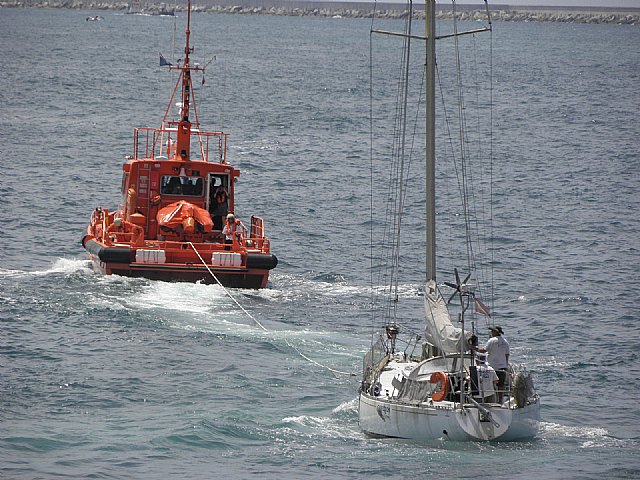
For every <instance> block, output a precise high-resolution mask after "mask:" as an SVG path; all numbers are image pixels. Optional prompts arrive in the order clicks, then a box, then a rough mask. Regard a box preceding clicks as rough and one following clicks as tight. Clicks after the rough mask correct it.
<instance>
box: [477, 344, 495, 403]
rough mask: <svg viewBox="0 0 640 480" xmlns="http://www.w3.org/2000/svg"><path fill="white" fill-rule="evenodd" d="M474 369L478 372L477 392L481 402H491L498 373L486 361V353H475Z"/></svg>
mask: <svg viewBox="0 0 640 480" xmlns="http://www.w3.org/2000/svg"><path fill="white" fill-rule="evenodd" d="M476 371H477V372H478V394H479V398H480V401H481V402H484V403H492V402H493V401H494V400H495V395H496V387H497V385H498V374H497V373H496V371H495V370H494V369H493V367H492V366H491V365H489V364H487V362H486V355H483V354H477V355H476Z"/></svg>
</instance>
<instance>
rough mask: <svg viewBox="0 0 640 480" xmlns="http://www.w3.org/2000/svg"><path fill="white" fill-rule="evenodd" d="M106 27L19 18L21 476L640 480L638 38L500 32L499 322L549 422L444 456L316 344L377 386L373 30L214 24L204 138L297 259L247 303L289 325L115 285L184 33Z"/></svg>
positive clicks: (213, 290) (17, 409)
mask: <svg viewBox="0 0 640 480" xmlns="http://www.w3.org/2000/svg"><path fill="white" fill-rule="evenodd" d="M97 13H100V12H81V11H71V10H69V11H65V10H26V9H25V10H19V9H18V10H15V9H0V44H1V45H2V46H3V48H2V50H1V52H0V59H1V60H2V65H3V66H4V68H3V74H2V75H1V76H0V154H1V155H0V165H1V166H2V170H3V175H2V181H1V182H0V224H1V228H0V247H1V248H0V266H1V268H0V285H1V290H0V321H1V322H2V336H1V339H0V381H1V383H0V476H1V477H6V478H54V477H55V478H62V477H72V478H84V477H91V478H166V477H173V478H220V477H222V476H226V477H228V478H246V477H249V476H251V475H257V476H258V478H274V477H278V478H303V477H312V478H363V477H365V476H366V477H372V478H382V477H385V478H410V477H418V478H420V477H430V476H436V475H437V476H446V477H450V478H453V477H460V478H470V477H477V476H484V475H486V476H491V477H493V478H505V479H506V478H531V477H532V476H534V475H535V476H537V477H539V478H637V477H638V476H640V460H638V457H637V452H638V447H639V446H640V431H639V430H640V427H638V425H639V424H640V408H639V407H638V404H639V402H640V394H639V389H638V377H639V376H640V368H639V367H638V364H639V360H640V358H639V354H638V352H639V347H640V327H639V325H638V321H639V316H638V313H637V311H638V309H637V305H636V304H637V299H636V294H637V292H638V291H639V290H640V279H639V275H638V266H639V265H638V263H639V262H638V258H639V248H640V240H639V238H640V216H639V215H638V211H639V209H640V196H639V195H638V191H639V190H640V188H639V187H640V180H639V178H640V177H639V176H638V170H639V169H640V158H639V155H638V151H639V150H640V149H639V142H638V138H640V126H639V122H638V117H637V111H638V106H639V105H640V93H639V90H638V88H637V85H638V83H639V82H640V78H639V73H640V67H639V65H638V55H637V51H638V46H639V45H640V30H639V29H638V27H632V26H604V25H565V24H538V23H520V24H518V23H508V24H507V23H500V22H497V23H496V25H495V33H494V35H493V42H494V65H495V69H494V77H495V88H494V101H495V103H496V110H495V112H496V113H495V118H494V120H495V121H494V124H495V125H494V135H495V143H494V150H495V152H494V154H495V157H496V162H497V165H496V171H497V172H499V182H498V185H497V187H496V193H497V197H498V206H497V207H496V208H497V210H496V212H497V215H496V229H497V231H499V232H500V233H499V238H500V245H499V247H500V253H499V260H500V266H499V268H498V269H497V270H496V272H495V275H496V284H497V294H498V295H497V314H498V315H499V321H500V323H501V324H502V325H503V326H504V327H505V328H506V330H507V337H508V338H509V340H510V342H511V344H512V357H513V360H514V361H517V362H527V363H528V364H529V366H530V368H532V369H533V371H534V373H535V375H536V380H537V388H538V390H539V393H540V394H541V395H542V401H543V407H542V417H543V424H542V428H541V432H540V435H539V436H538V437H537V438H536V439H535V440H533V441H530V442H521V443H514V444H480V443H468V444H456V443H447V442H434V443H433V444H427V445H424V444H419V443H415V442H411V441H405V440H393V439H389V440H380V439H371V438H367V437H365V436H364V435H363V434H362V433H361V432H360V431H359V428H358V422H357V400H356V398H357V387H358V382H359V378H358V377H348V376H341V375H334V374H332V373H330V372H328V371H327V370H325V369H322V368H320V367H318V366H317V365H314V364H312V363H309V362H307V361H306V360H304V359H303V358H301V357H300V356H298V354H297V353H296V352H295V351H294V350H293V349H292V348H291V347H290V346H289V344H291V345H294V346H295V347H296V348H299V349H300V350H301V351H303V352H304V353H305V354H307V355H309V356H310V357H311V358H313V359H314V360H316V361H318V362H320V363H323V364H327V365H329V366H331V367H333V368H335V369H338V370H346V371H355V370H358V369H359V368H360V366H361V359H362V355H363V353H364V352H365V351H366V349H367V347H368V344H369V336H368V331H369V323H370V319H369V317H368V314H367V313H366V308H367V304H368V301H369V288H368V282H369V273H368V260H367V259H366V255H367V253H368V242H369V224H368V218H369V214H368V206H369V153H368V152H369V146H368V138H369V136H368V135H369V125H368V115H369V102H368V98H369V90H368V75H369V72H368V65H369V56H368V51H369V45H368V37H369V34H368V31H369V27H370V22H369V21H368V20H356V19H349V20H347V19H341V20H339V19H313V18H286V17H265V16H260V17H251V16H224V15H195V16H194V19H193V24H194V25H193V28H192V31H193V40H194V42H195V44H196V46H197V47H199V50H197V51H196V52H197V54H201V55H203V56H207V57H209V56H212V55H216V61H215V62H214V63H213V64H212V66H210V68H209V70H208V73H207V84H206V85H207V87H206V90H205V94H204V98H203V99H202V100H201V102H200V107H201V114H202V116H203V122H204V123H205V124H206V125H208V126H211V127H224V128H225V129H226V130H227V131H229V133H231V138H230V143H231V145H232V147H231V161H232V163H234V164H236V165H237V166H239V167H240V168H241V169H242V177H241V179H240V181H241V185H240V190H241V192H240V194H239V195H240V196H239V199H238V200H239V203H240V207H239V213H240V215H241V216H248V215H250V214H251V213H258V214H261V215H263V216H264V217H265V219H266V221H267V229H268V233H269V235H270V236H271V239H272V245H273V250H274V252H275V253H276V254H277V255H278V257H279V259H280V264H279V266H278V268H277V270H275V272H274V273H273V275H272V279H271V284H270V287H269V288H268V289H265V290H262V291H258V292H256V291H240V292H237V297H238V300H239V301H240V302H241V303H242V305H243V306H244V307H245V308H246V309H247V310H248V311H249V312H251V314H252V315H253V316H255V318H256V319H258V320H259V321H260V322H261V323H262V324H263V325H265V327H266V328H267V329H268V330H269V332H264V331H263V330H262V329H260V328H258V327H257V326H256V324H255V323H254V322H253V321H252V320H251V319H250V318H248V317H247V316H246V315H244V314H243V313H242V312H241V311H240V310H239V309H238V308H237V307H236V306H235V305H234V303H233V302H232V301H231V300H229V299H228V298H227V297H226V296H225V295H224V293H223V292H222V291H221V290H220V289H219V288H217V287H215V286H205V285H189V284H167V283H162V282H151V281H147V280H143V279H126V278H120V277H102V276H97V275H95V274H94V273H93V272H92V271H91V270H90V268H89V265H88V262H87V260H86V258H85V255H84V254H83V251H82V249H81V247H80V242H79V240H80V237H81V235H82V232H83V229H84V227H85V224H86V221H87V220H88V216H89V214H90V211H91V210H92V209H93V207H94V206H96V205H103V206H105V207H114V206H116V205H117V203H118V201H119V198H118V193H117V192H118V186H119V182H120V164H121V161H122V157H123V156H124V155H125V154H127V153H130V150H131V139H132V129H133V127H134V126H156V125H157V123H158V121H159V119H160V118H161V115H162V114H163V112H164V108H165V104H166V101H167V100H168V90H169V88H170V86H171V83H172V82H171V80H170V79H168V78H167V77H164V76H158V72H159V71H158V68H157V61H158V51H162V52H163V53H166V52H170V51H171V42H172V40H171V39H172V36H173V20H172V19H169V18H157V17H140V16H127V15H114V14H112V13H111V12H107V13H104V12H103V13H102V15H103V16H104V17H105V19H104V20H103V21H101V22H85V17H86V16H87V15H89V14H97ZM387 26H390V27H394V26H398V27H399V25H397V24H394V23H393V22H390V23H389V24H388V25H387ZM182 30H183V26H182V24H181V23H180V21H179V22H178V29H177V32H178V37H177V39H178V44H180V42H181V38H182V33H181V32H182ZM214 106H215V108H214ZM442 268H445V266H443V267H442ZM448 273H450V272H448ZM416 286H417V282H416V284H409V285H404V287H403V288H404V290H405V291H406V292H409V293H407V294H408V295H411V294H412V293H411V292H413V291H414V289H415V287H416ZM416 325H417V326H419V325H420V321H419V320H416Z"/></svg>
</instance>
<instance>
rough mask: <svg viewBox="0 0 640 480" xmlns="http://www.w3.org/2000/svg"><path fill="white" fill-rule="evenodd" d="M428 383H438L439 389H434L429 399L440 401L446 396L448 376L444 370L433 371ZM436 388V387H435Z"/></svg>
mask: <svg viewBox="0 0 640 480" xmlns="http://www.w3.org/2000/svg"><path fill="white" fill-rule="evenodd" d="M429 383H435V384H438V383H439V384H440V390H436V391H434V392H433V393H432V394H431V400H433V401H434V402H441V401H442V400H444V399H445V398H446V397H447V394H448V393H449V377H448V376H447V374H446V373H444V372H433V373H432V374H431V378H429ZM436 388H437V387H436Z"/></svg>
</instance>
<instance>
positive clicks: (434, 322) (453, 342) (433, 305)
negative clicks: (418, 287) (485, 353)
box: [424, 280, 471, 354]
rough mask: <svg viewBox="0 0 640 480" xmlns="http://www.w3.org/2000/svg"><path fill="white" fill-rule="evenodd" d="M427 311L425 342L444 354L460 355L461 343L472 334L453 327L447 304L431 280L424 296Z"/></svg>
mask: <svg viewBox="0 0 640 480" xmlns="http://www.w3.org/2000/svg"><path fill="white" fill-rule="evenodd" d="M424 310H425V329H424V335H425V340H426V341H427V342H429V343H430V344H432V345H435V346H436V347H438V348H439V349H440V350H441V351H442V353H444V354H455V353H460V342H461V341H464V342H465V350H467V346H466V341H467V339H468V338H469V337H470V336H471V333H469V332H465V334H464V335H463V332H462V329H461V328H458V327H455V326H453V324H452V323H451V317H449V309H448V308H447V302H446V301H445V300H444V298H442V294H441V293H440V290H439V289H438V286H437V285H436V282H435V281H434V280H429V282H428V283H427V286H426V289H425V295H424Z"/></svg>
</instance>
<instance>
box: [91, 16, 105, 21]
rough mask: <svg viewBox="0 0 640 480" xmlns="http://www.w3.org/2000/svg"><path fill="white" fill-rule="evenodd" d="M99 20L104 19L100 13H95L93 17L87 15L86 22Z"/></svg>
mask: <svg viewBox="0 0 640 480" xmlns="http://www.w3.org/2000/svg"><path fill="white" fill-rule="evenodd" d="M100 20H104V19H103V18H102V17H101V16H100V15H96V16H94V17H87V22H99V21H100Z"/></svg>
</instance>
